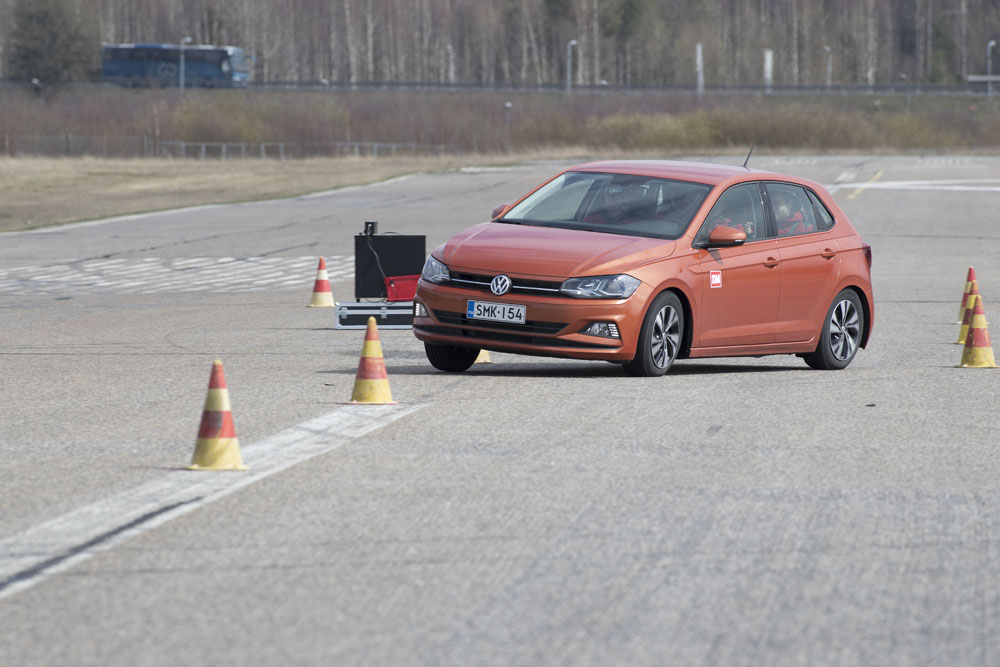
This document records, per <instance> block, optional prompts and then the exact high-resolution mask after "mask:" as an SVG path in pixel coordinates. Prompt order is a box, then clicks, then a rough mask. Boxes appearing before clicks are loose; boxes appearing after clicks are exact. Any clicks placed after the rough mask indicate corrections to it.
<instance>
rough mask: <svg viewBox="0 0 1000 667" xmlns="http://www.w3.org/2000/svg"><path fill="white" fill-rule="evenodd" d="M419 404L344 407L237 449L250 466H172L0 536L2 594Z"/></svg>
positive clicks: (402, 414) (343, 441)
mask: <svg viewBox="0 0 1000 667" xmlns="http://www.w3.org/2000/svg"><path fill="white" fill-rule="evenodd" d="M424 405H425V404H416V405H364V406H361V405H350V406H343V407H341V408H339V409H337V410H334V411H333V412H330V413H328V414H325V415H323V416H322V417H317V418H316V419H312V420H310V421H307V422H304V423H302V424H299V425H297V426H293V427H292V428H289V429H286V430H284V431H282V432H281V433H278V434H276V435H273V436H271V437H270V438H266V439H264V440H261V441H259V442H256V443H251V444H249V445H246V446H245V447H243V448H242V455H243V461H244V463H245V464H246V465H247V466H249V468H250V470H248V471H245V472H242V471H241V472H234V471H214V472H203V471H189V470H183V469H178V470H177V471H175V472H172V473H169V474H168V475H166V476H164V477H161V478H159V479H156V480H153V481H150V482H147V483H146V484H143V485H142V486H139V487H137V488H134V489H130V490H128V491H125V492H123V493H120V494H118V495H115V496H111V497H110V498H106V499H104V500H99V501H97V502H95V503H92V504H90V505H87V506H85V507H81V508H80V509H78V510H75V511H73V512H70V513H69V514H65V515H63V516H61V517H57V518H55V519H52V520H50V521H47V522H45V523H43V524H40V525H38V526H35V527H33V528H29V529H28V530H25V531H23V532H21V533H19V534H17V535H14V536H12V537H9V538H7V539H4V540H2V541H0V599H3V598H6V597H10V596H12V595H16V594H17V593H19V592H21V591H24V590H26V589H28V588H30V587H32V586H34V585H35V584H38V583H41V582H42V581H45V580H46V579H48V578H50V577H52V576H54V575H56V574H58V573H60V572H64V571H66V570H68V569H70V568H72V567H74V566H76V565H79V564H80V563H82V562H84V561H86V560H88V559H89V558H91V557H93V556H95V555H97V554H99V553H101V552H104V551H108V550H109V549H112V548H113V547H115V546H117V545H119V544H121V543H123V542H125V541H126V540H128V539H131V538H133V537H135V536H137V535H141V534H142V533H145V532H147V531H150V530H153V529H154V528H156V527H157V526H161V525H163V524H164V523H166V522H167V521H170V520H171V519H176V518H177V517H180V516H182V515H184V514H187V513H188V512H191V511H193V510H196V509H198V508H200V507H204V506H205V505H207V504H209V503H211V502H214V501H216V500H219V499H220V498H224V497H225V496H228V495H229V494H231V493H234V492H236V491H239V490H240V489H243V488H245V487H247V486H250V485H251V484H253V483H254V482H259V481H260V480H262V479H265V478H267V477H270V476H271V475H274V474H275V473H279V472H281V471H282V470H285V469H287V468H290V467H291V466H293V465H296V464H298V463H302V462H303V461H307V460H308V459H311V458H313V457H315V456H319V455H321V454H326V453H328V452H331V451H333V450H335V449H338V448H339V447H341V446H343V445H345V444H347V443H349V442H350V441H352V440H354V439H357V438H359V437H361V436H363V435H365V434H367V433H371V432H372V431H374V430H376V429H378V428H381V427H382V426H386V425H387V424H390V423H392V422H394V421H396V420H397V419H400V418H402V417H405V416H406V415H409V414H412V413H413V412H416V411H417V410H419V409H420V408H422V407H424Z"/></svg>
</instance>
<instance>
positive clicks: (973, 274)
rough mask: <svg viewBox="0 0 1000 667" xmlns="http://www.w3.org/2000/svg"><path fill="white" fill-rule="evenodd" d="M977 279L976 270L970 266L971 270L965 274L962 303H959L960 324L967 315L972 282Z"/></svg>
mask: <svg viewBox="0 0 1000 667" xmlns="http://www.w3.org/2000/svg"><path fill="white" fill-rule="evenodd" d="M975 279H976V270H975V269H974V268H972V267H971V266H970V267H969V272H968V273H967V274H966V275H965V291H964V292H962V303H960V304H959V305H958V322H957V323H958V324H961V323H962V318H964V317H965V311H966V309H967V308H968V305H969V290H970V289H971V288H972V283H973V281H975Z"/></svg>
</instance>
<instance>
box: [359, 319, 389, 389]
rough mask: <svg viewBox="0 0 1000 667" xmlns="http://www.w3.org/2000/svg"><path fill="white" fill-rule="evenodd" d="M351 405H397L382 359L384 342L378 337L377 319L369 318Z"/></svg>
mask: <svg viewBox="0 0 1000 667" xmlns="http://www.w3.org/2000/svg"><path fill="white" fill-rule="evenodd" d="M351 403H352V404H356V405H360V404H369V405H371V404H374V405H395V403H396V401H394V400H392V392H391V391H389V377H388V376H387V375H386V373H385V359H384V358H383V357H382V341H381V340H380V339H379V337H378V327H377V326H376V325H375V318H374V317H369V318H368V329H367V330H366V331H365V343H364V346H363V347H362V348H361V361H360V362H358V374H357V376H356V377H355V378H354V391H353V392H352V393H351Z"/></svg>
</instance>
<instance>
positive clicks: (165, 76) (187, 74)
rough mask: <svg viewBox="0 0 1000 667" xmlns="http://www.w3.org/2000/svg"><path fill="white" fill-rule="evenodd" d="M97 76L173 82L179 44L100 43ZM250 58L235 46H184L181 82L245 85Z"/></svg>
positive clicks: (126, 82) (124, 81) (177, 76)
mask: <svg viewBox="0 0 1000 667" xmlns="http://www.w3.org/2000/svg"><path fill="white" fill-rule="evenodd" d="M101 79H102V80H103V81H106V82H108V83H114V84H117V85H120V86H130V87H131V86H177V85H180V80H181V47H180V46H178V45H176V44H102V45H101ZM249 80H250V59H249V58H248V57H247V55H246V53H244V52H243V49H241V48H240V47H238V46H185V47H184V85H185V86H202V87H206V88H232V87H236V86H245V85H247V82H248V81H249Z"/></svg>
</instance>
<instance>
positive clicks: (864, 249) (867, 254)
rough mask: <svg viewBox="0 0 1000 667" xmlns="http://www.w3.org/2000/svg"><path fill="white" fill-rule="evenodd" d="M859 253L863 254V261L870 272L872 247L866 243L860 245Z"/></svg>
mask: <svg viewBox="0 0 1000 667" xmlns="http://www.w3.org/2000/svg"><path fill="white" fill-rule="evenodd" d="M861 252H863V253H865V261H866V262H868V270H869V271H871V270H872V247H871V246H870V245H868V244H867V243H862V244H861Z"/></svg>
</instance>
